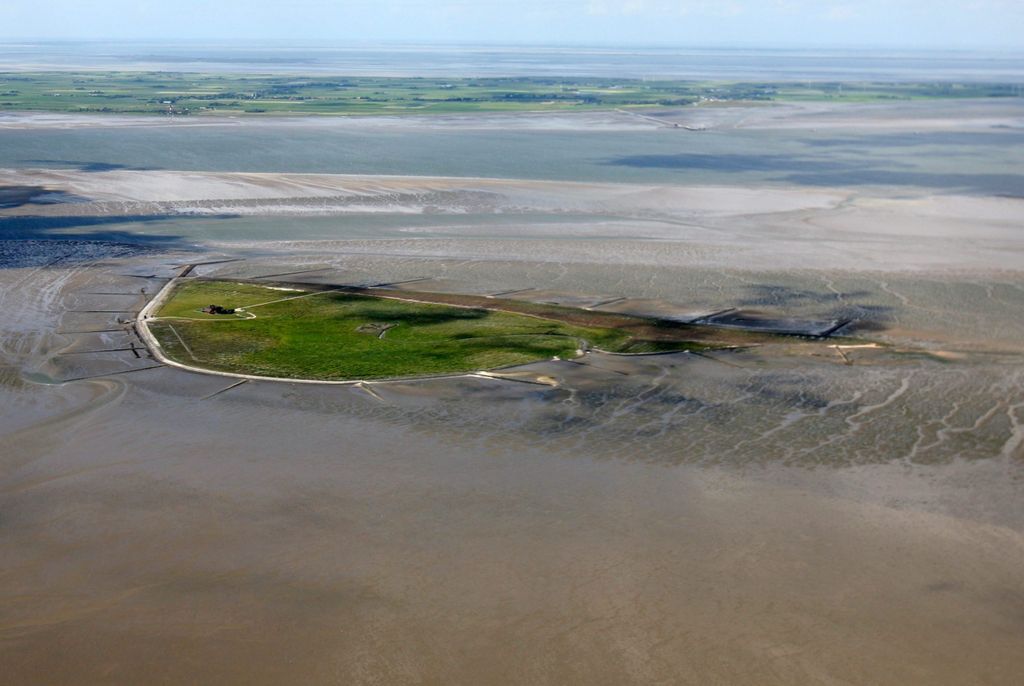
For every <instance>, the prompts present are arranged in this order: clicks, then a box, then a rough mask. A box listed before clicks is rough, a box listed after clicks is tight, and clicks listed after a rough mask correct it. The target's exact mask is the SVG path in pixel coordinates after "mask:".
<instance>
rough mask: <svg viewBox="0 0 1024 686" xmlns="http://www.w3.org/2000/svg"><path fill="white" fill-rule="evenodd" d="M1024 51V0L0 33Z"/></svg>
mask: <svg viewBox="0 0 1024 686" xmlns="http://www.w3.org/2000/svg"><path fill="white" fill-rule="evenodd" d="M37 39H95V40H104V39H117V40H160V41H175V40H222V41H252V40H275V39H277V40H289V41H319V42H324V41H328V42H337V43H343V44H357V43H372V42H416V43H495V44H524V43H525V44H548V45H550V44H587V45H673V46H710V45H722V46H743V45H751V46H763V47H772V46H795V47H804V46H813V47H818V46H830V47H861V46H884V47H898V48H953V49H959V48H989V49H1010V50H1024V0H280V1H278V0H0V40H4V41H12V40H13V41H18V40H23V41H27V40H37Z"/></svg>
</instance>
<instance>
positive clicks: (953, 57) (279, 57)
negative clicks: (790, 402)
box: [0, 42, 1024, 82]
mask: <svg viewBox="0 0 1024 686" xmlns="http://www.w3.org/2000/svg"><path fill="white" fill-rule="evenodd" d="M42 69H51V70H75V69H100V70H102V69H108V70H115V69H123V70H158V71H165V70H167V71H189V72H236V73H284V74H288V73H293V74H316V73H324V74H327V73H331V74H344V75H351V76H359V75H364V76H431V77H456V76H470V77H472V76H478V77H483V76H495V77H497V76H531V77H544V76H590V77H611V78H638V79H695V80H705V79H706V80H722V81H729V80H761V81H772V80H774V81H818V80H877V81H947V80H949V81H999V82H1024V53H1006V52H972V51H952V50H943V51H939V50H930V51H907V50H893V49H866V48H865V49H844V50H834V49H770V48H687V47H629V46H622V47H608V46H604V47H587V46H493V45H489V46H484V45H327V44H294V43H281V42H274V43H266V42H264V43H259V44H256V43H248V44H247V43H233V44H212V43H201V42H189V43H141V42H139V43H110V42H18V43H0V71H3V70H6V71H11V70H42Z"/></svg>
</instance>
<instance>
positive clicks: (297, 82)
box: [0, 71, 1021, 116]
mask: <svg viewBox="0 0 1024 686" xmlns="http://www.w3.org/2000/svg"><path fill="white" fill-rule="evenodd" d="M1020 95H1021V88H1020V86H1019V85H1016V84H1002V83H956V82H949V83H877V82H843V83H840V82H805V83H798V82H790V83H767V82H766V83H761V82H735V83H719V82H699V81H667V80H660V81H649V80H639V79H610V78H582V77H567V78H557V77H533V78H454V79H444V78H411V77H329V76H317V77H299V76H281V75H232V74H200V73H176V72H115V71H109V72H6V73H0V110H22V111H46V112H83V113H84V112H93V113H110V114H164V115H177V116H184V115H204V114H205V115H210V114H222V115H244V114H249V115H260V114H266V115H274V114H276V115H302V114H317V115H330V114H336V115H381V114H416V113H419V114H445V113H473V112H517V111H574V110H588V109H589V110H594V109H613V108H620V107H621V108H633V107H659V106H660V107H673V106H682V105H702V104H703V105H714V104H717V103H729V102H769V101H805V100H815V101H835V102H873V101H884V100H916V99H928V98H988V97H1020Z"/></svg>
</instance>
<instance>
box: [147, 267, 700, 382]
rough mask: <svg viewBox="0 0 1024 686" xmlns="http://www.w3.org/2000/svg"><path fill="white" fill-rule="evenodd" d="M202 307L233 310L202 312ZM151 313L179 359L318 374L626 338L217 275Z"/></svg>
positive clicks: (336, 376) (414, 370) (437, 366)
mask: <svg viewBox="0 0 1024 686" xmlns="http://www.w3.org/2000/svg"><path fill="white" fill-rule="evenodd" d="M299 296H301V297H299ZM275 301H276V302H275ZM209 305H219V306H221V307H224V308H237V309H238V310H240V311H237V312H236V313H235V314H231V315H223V314H205V313H203V312H202V309H203V308H204V307H207V306H209ZM156 317H157V318H156V319H151V320H150V329H151V330H152V332H153V334H154V335H155V336H156V337H157V339H158V340H159V341H160V344H161V346H162V347H163V348H164V351H165V352H166V354H167V355H168V356H169V357H171V358H172V359H174V360H177V361H179V362H182V363H185V364H189V365H194V366H197V367H204V368H208V369H213V370H220V371H229V372H237V373H245V374H256V375H261V376H275V377H288V378H306V379H324V380H344V379H379V378H386V377H403V376H421V375H429V374H445V373H455V372H467V371H477V370H484V369H493V368H496V367H502V366H506V365H514V364H522V363H526V362H531V361H535V360H542V359H549V358H551V357H553V356H556V355H558V356H563V357H572V356H574V355H576V354H577V350H578V349H579V348H580V347H581V346H585V345H590V346H594V347H599V348H602V349H606V350H625V349H627V348H629V346H630V345H632V344H633V343H634V341H633V340H632V337H631V335H630V334H629V333H628V332H626V331H622V330H617V329H614V328H604V327H587V326H576V325H572V324H568V323H564V322H560V321H555V320H551V319H542V318H538V317H533V316H527V315H524V314H518V313H512V312H495V311H490V310H486V309H482V308H465V307H453V306H451V305H438V304H427V303H422V302H410V301H407V300H393V299H389V298H382V297H374V296H372V295H357V294H352V293H343V292H330V291H309V292H303V291H297V290H281V289H279V288H271V287H266V286H258V285H251V284H240V283H232V282H223V281H195V282H189V283H186V284H183V285H181V286H179V287H178V288H177V290H176V291H175V292H174V293H173V294H172V296H171V298H170V300H169V301H168V302H167V303H166V304H165V305H164V306H163V308H161V310H160V311H159V312H158V313H157V315H156ZM584 342H585V343H584ZM683 347H685V346H679V349H682V348H683Z"/></svg>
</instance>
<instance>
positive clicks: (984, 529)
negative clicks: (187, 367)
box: [0, 102, 1024, 684]
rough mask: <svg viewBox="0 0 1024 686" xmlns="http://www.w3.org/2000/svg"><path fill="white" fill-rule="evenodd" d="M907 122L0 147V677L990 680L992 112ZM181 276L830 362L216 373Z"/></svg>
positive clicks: (1020, 441)
mask: <svg viewBox="0 0 1024 686" xmlns="http://www.w3.org/2000/svg"><path fill="white" fill-rule="evenodd" d="M921 108H922V106H921V105H920V104H913V105H904V104H894V105H892V106H871V107H860V106H856V107H850V108H841V107H831V108H817V109H815V108H807V107H790V106H784V107H781V108H778V109H776V108H767V109H765V108H760V107H752V108H724V109H723V110H720V113H710V112H711V111H710V110H692V111H689V110H688V111H683V112H677V113H672V112H666V113H663V114H662V115H659V116H663V117H668V118H687V117H694V116H699V117H701V118H703V119H702V120H703V122H704V123H703V125H705V126H708V127H709V129H712V130H708V131H704V132H691V131H685V130H684V131H679V130H677V129H673V128H667V127H663V126H660V125H659V124H657V123H654V122H644V121H642V120H638V119H637V118H635V117H628V116H624V115H607V116H604V115H602V116H601V117H598V118H597V119H595V116H594V115H591V114H588V115H586V117H584V118H575V117H573V116H566V117H563V118H559V117H557V116H553V115H544V118H543V120H540V119H538V120H533V121H531V122H530V123H529V124H523V125H519V124H511V123H509V119H510V118H508V117H502V116H496V117H483V116H481V117H477V118H461V119H460V120H459V121H462V122H463V124H462V125H461V126H465V128H466V130H465V131H462V130H460V128H459V126H460V125H453V124H451V123H450V121H449V120H447V119H444V118H441V119H439V120H437V121H436V122H432V121H430V120H429V119H428V118H422V119H420V120H410V121H408V122H401V121H372V122H371V121H369V120H367V121H363V122H360V121H347V122H332V123H329V124H325V123H308V122H304V121H295V120H284V121H273V120H267V121H261V122H259V123H252V122H248V121H243V122H238V121H232V122H220V123H217V122H214V123H212V124H210V125H206V126H202V127H196V126H192V125H179V124H178V123H175V122H171V123H164V122H145V123H141V124H138V125H136V126H130V127H126V128H123V129H114V128H110V127H108V126H107V125H106V124H104V123H103V122H104V120H102V119H97V120H90V119H87V118H84V119H83V118H82V117H77V118H75V117H72V118H67V119H62V118H59V117H44V118H40V117H36V116H31V117H26V120H25V121H24V122H22V123H23V124H24V126H21V125H5V128H3V130H0V142H2V144H0V157H2V166H3V167H4V169H3V171H2V172H0V179H2V181H0V187H2V195H0V204H2V205H3V207H2V208H0V231H2V238H3V241H2V243H0V265H2V266H3V269H0V284H2V289H0V309H2V311H3V313H4V316H3V319H2V322H0V330H2V338H0V355H2V367H0V381H2V383H0V402H2V404H3V408H4V411H3V415H2V417H0V432H2V442H3V446H4V448H3V453H2V454H3V459H2V463H0V467H2V473H0V491H2V496H0V497H2V503H3V504H2V507H3V513H4V517H3V524H2V526H3V527H4V531H5V536H4V537H3V538H2V540H0V547H2V551H0V555H2V557H3V559H4V560H5V563H6V564H5V565H4V572H3V575H4V576H3V578H4V585H3V590H2V591H0V615H2V617H3V619H2V620H0V635H2V636H3V638H4V641H3V642H2V644H0V662H2V664H3V665H4V669H5V673H6V674H8V675H10V676H11V678H12V680H13V681H14V682H15V683H39V682H45V683H54V684H58V683H75V684H82V683H110V682H120V683H132V682H136V683H137V682H140V681H153V680H158V679H159V680H164V681H167V682H172V683H193V682H196V681H203V680H209V681H211V682H217V683H246V684H254V683H268V684H271V683H274V684H276V683H282V682H296V681H298V682H303V683H338V682H345V683H389V684H394V683H399V684H400V683H424V682H426V683H531V684H537V683H542V684H565V683H587V684H598V683H599V684H604V683H607V684H622V683H657V682H664V683H694V684H702V683H709V682H715V681H718V682H723V683H750V684H766V683H777V684H793V683H823V682H824V683H830V682H832V683H877V684H908V683H922V684H924V683H927V684H943V683H948V684H963V683H987V684H1013V683H1016V682H1017V681H1018V680H1019V674H1020V673H1021V670H1022V668H1024V661H1022V657H1021V656H1022V655H1024V578H1022V574H1021V569H1024V505H1022V503H1024V498H1022V496H1024V371H1022V370H1024V364H1022V362H1024V346H1022V341H1024V323H1022V321H1024V319H1022V318H1021V316H1020V315H1021V313H1022V312H1024V272H1022V270H1021V265H1022V264H1024V235H1022V233H1021V225H1022V220H1024V200H1022V199H1021V198H1020V197H1019V196H1020V193H1019V188H1020V185H1019V182H1020V180H1021V176H1020V172H1019V169H1020V168H1021V167H1020V162H1021V159H1020V155H1021V152H1020V151H1021V150H1022V149H1024V148H1022V147H1021V146H1019V145H1014V144H1013V143H1015V142H1016V141H1017V140H1018V137H1019V136H1021V133H1020V132H1021V130H1024V108H1021V107H1019V106H1018V105H1016V104H1015V103H1012V102H1011V103H1007V102H999V103H989V102H964V103H955V104H950V105H944V110H943V113H942V115H941V116H925V115H920V111H921ZM691 112H695V114H691ZM919 115H920V116H919ZM528 119H529V118H528ZM918 119H920V121H922V122H927V123H926V124H920V125H915V124H914V122H915V121H918ZM466 122H469V123H471V124H473V125H472V126H466ZM9 124H10V122H9ZM715 126H717V127H719V128H717V129H716V128H714V127H715ZM591 127H593V128H591ZM919 129H921V130H920V131H919ZM923 129H927V130H923ZM254 141H260V142H261V143H260V144H259V145H258V146H256V147H253V146H252V145H250V144H251V143H253V142H254ZM314 141H319V142H320V144H319V146H315V145H314ZM112 142H117V143H118V145H113V144H112ZM8 143H9V144H8ZM374 148H376V149H377V150H378V153H379V154H377V155H376V156H374V155H373V154H372V152H373V150H374ZM400 148H401V155H400V154H399V149H400ZM220 151H230V154H226V155H224V156H222V155H220V154H219V153H220ZM243 151H244V152H243ZM439 151H447V155H446V156H445V157H444V159H443V160H441V161H439V159H438V158H437V154H438V152H439ZM306 152H308V153H309V154H308V155H307V154H305V153H306ZM556 159H557V161H558V163H557V164H555V161H556ZM401 160H405V163H404V164H402V163H400V162H401ZM546 160H551V164H545V161H546ZM442 162H443V163H442ZM829 165H831V166H829ZM1014 189H1017V190H1016V191H1015V190H1014ZM185 264H195V265H198V266H197V267H195V274H196V275H197V276H200V277H215V278H218V279H226V280H230V279H238V280H246V281H256V282H259V281H260V280H263V281H265V282H266V283H268V284H271V283H274V282H277V281H281V280H288V281H291V282H303V283H307V284H309V285H310V287H312V286H314V285H317V284H320V285H321V286H322V285H323V284H331V283H345V284H351V285H353V286H360V287H367V288H370V287H379V286H382V285H386V286H387V287H389V288H397V289H403V288H404V289H408V290H410V291H432V292H436V293H455V294H468V295H477V296H496V297H501V298H508V299H519V300H522V301H523V302H537V303H560V304H566V305H570V306H573V307H588V308H592V309H594V310H598V311H607V312H619V313H636V314H643V315H646V316H658V317H674V318H677V319H678V320H680V321H684V320H685V321H692V320H695V319H701V318H707V319H711V320H714V321H715V322H717V323H719V324H724V325H729V324H732V325H735V326H741V327H748V328H749V327H755V328H760V329H761V330H767V331H771V330H774V329H786V330H787V331H790V332H795V333H800V329H799V327H805V330H804V333H808V334H813V333H816V332H818V333H820V332H821V331H822V330H824V329H822V328H821V327H825V326H826V325H828V324H829V323H832V322H844V321H849V322H850V323H849V324H848V328H846V329H844V330H843V333H844V334H848V335H849V336H851V337H855V338H856V339H857V341H856V343H855V344H850V345H841V344H838V341H837V342H835V343H833V342H830V341H828V340H824V341H821V340H817V341H815V340H808V339H805V338H801V337H799V336H792V337H791V338H790V339H787V340H790V341H791V342H789V343H787V344H785V345H780V346H754V347H746V348H744V349H742V350H722V351H707V352H702V353H701V354H694V353H679V354H672V355H653V356H642V357H624V356H616V355H601V354H593V355H590V356H588V357H587V358H584V359H576V360H559V361H543V362H536V363H533V364H529V365H524V366H521V367H518V368H515V369H513V370H510V371H507V372H506V374H507V375H508V376H509V377H511V378H458V379H440V380H424V381H410V382H403V383H392V384H387V385H373V384H370V385H367V386H358V387H355V386H353V387H333V386H323V387H321V386H312V385H299V384H288V383H271V382H259V381H246V382H245V383H241V384H236V383H235V382H234V381H233V380H228V379H223V378H217V377H213V376H206V375H201V374H193V373H188V372H184V371H181V370H177V369H172V368H167V367H163V366H160V365H158V364H157V363H156V362H155V361H154V360H153V359H151V358H150V357H149V356H148V354H147V352H146V351H145V349H144V348H143V347H142V346H141V344H140V341H139V340H138V338H136V337H135V334H134V333H133V331H132V328H131V326H130V324H129V323H127V322H130V320H131V319H132V318H133V317H134V316H135V313H137V312H138V311H139V310H140V309H141V308H142V307H143V306H144V305H145V303H146V302H148V300H149V298H151V297H152V296H153V294H154V293H156V292H157V291H159V289H160V288H161V287H162V286H163V285H164V284H165V283H166V281H167V280H168V279H169V278H171V277H172V276H174V275H175V274H176V273H178V272H179V270H180V268H181V266H182V265H185ZM794 330H795V331H794ZM516 377H518V379H517V378H516ZM540 377H543V378H544V379H549V380H551V381H552V383H545V384H542V385H538V384H536V383H521V382H520V381H521V380H526V381H532V380H536V379H538V378H540Z"/></svg>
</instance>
